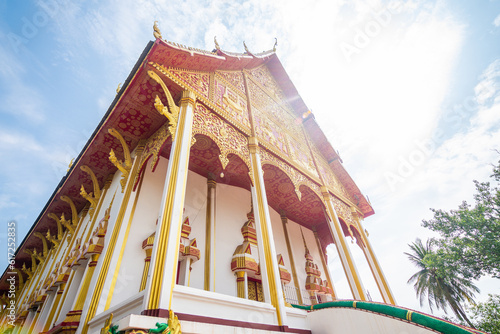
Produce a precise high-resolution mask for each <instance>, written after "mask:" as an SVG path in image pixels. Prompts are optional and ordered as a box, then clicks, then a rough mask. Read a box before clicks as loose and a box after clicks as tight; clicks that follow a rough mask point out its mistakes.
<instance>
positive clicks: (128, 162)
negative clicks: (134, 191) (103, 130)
mask: <svg viewBox="0 0 500 334" xmlns="http://www.w3.org/2000/svg"><path fill="white" fill-rule="evenodd" d="M108 132H109V134H110V135H112V136H113V137H115V138H116V139H118V141H119V142H120V144H121V145H122V148H123V156H124V161H121V160H118V158H117V157H116V155H115V152H114V151H113V149H111V151H110V152H109V160H110V161H111V163H112V164H113V165H115V167H116V168H118V169H119V170H120V172H122V179H121V180H120V185H121V186H122V192H124V191H125V186H126V185H127V178H128V174H129V172H130V169H131V168H132V158H131V157H130V150H129V148H128V145H127V143H126V142H125V139H123V136H122V135H121V134H120V133H119V132H118V131H117V130H116V129H114V128H111V129H108Z"/></svg>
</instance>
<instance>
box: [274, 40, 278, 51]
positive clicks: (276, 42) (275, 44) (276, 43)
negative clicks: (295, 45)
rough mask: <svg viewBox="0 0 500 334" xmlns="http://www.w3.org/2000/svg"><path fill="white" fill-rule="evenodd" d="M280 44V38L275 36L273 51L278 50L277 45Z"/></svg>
mask: <svg viewBox="0 0 500 334" xmlns="http://www.w3.org/2000/svg"><path fill="white" fill-rule="evenodd" d="M277 46H278V38H276V37H274V46H273V52H276V47H277Z"/></svg>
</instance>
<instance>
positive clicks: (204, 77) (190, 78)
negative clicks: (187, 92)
mask: <svg viewBox="0 0 500 334" xmlns="http://www.w3.org/2000/svg"><path fill="white" fill-rule="evenodd" d="M169 72H170V73H171V74H173V75H174V76H176V77H177V78H178V79H179V80H182V81H183V82H184V83H185V84H186V85H188V86H189V87H190V88H191V90H195V91H196V92H197V93H198V94H200V95H202V96H204V97H206V98H208V96H209V90H210V75H209V73H208V72H195V71H186V70H183V69H177V68H169Z"/></svg>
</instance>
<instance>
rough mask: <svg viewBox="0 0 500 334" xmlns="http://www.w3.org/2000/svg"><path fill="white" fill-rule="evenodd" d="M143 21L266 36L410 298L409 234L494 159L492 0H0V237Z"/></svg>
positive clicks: (497, 26) (178, 34)
mask: <svg viewBox="0 0 500 334" xmlns="http://www.w3.org/2000/svg"><path fill="white" fill-rule="evenodd" d="M155 20H158V21H159V26H160V29H161V31H162V35H163V37H164V38H165V39H167V40H169V41H174V42H177V43H181V44H184V45H189V46H192V47H197V48H202V49H206V50H211V49H213V47H214V44H213V37H214V36H217V40H218V42H219V44H220V45H221V47H222V48H223V49H224V50H228V51H236V52H243V51H244V49H243V41H245V42H246V44H247V46H248V47H249V49H250V50H251V51H254V52H260V51H263V50H269V49H271V48H272V46H273V44H274V38H275V37H277V38H278V48H277V53H278V56H279V57H280V59H281V61H282V63H283V64H284V67H285V69H286V70H287V72H288V73H289V75H290V77H291V79H292V81H293V82H294V84H295V85H296V87H297V89H298V91H299V93H300V94H301V96H302V98H303V99H304V100H305V102H306V104H307V105H308V106H309V108H311V110H312V111H313V113H314V114H315V117H316V119H317V120H318V122H319V124H320V125H321V126H322V128H323V130H324V132H325V133H326V134H327V136H328V138H329V140H330V142H331V143H332V145H333V146H334V147H335V149H337V150H338V151H339V152H340V155H341V157H342V158H343V161H344V165H345V167H346V169H347V170H348V171H349V173H350V174H351V175H352V177H353V178H354V180H355V181H356V182H357V184H358V186H359V187H360V189H361V190H362V191H363V192H364V193H365V194H366V195H368V197H369V199H370V201H371V203H372V205H373V206H374V208H375V212H376V214H375V215H374V216H373V217H370V218H368V219H366V220H365V227H366V228H367V230H368V231H369V232H370V240H371V242H372V244H373V247H374V249H375V252H376V253H377V255H378V258H379V260H380V262H381V263H382V267H383V268H384V270H385V273H386V276H387V277H388V279H389V283H390V285H391V287H392V289H393V292H394V294H395V296H396V300H397V302H398V303H399V304H400V305H403V306H407V307H411V308H417V309H418V308H419V306H418V302H417V300H416V298H415V296H414V292H413V288H412V287H410V286H408V285H407V284H406V281H407V279H408V278H409V277H410V276H411V274H412V273H413V272H414V271H415V268H413V267H412V266H411V264H410V263H409V262H408V261H407V259H406V257H405V256H404V254H403V252H405V251H408V247H407V244H408V243H410V242H412V241H414V239H415V237H416V236H420V237H421V238H423V239H425V238H427V237H428V236H431V235H432V234H431V233H430V232H429V231H427V230H425V229H423V228H422V227H421V226H420V224H421V220H422V219H428V218H430V217H431V213H430V211H429V208H430V207H434V208H443V209H452V208H456V207H457V206H458V204H459V203H460V202H461V201H462V200H464V199H465V200H469V201H470V200H472V194H473V191H474V186H473V183H472V180H473V179H478V180H487V179H488V176H489V175H490V174H491V163H495V162H496V161H498V159H499V156H498V154H497V153H496V152H494V151H493V150H494V149H500V147H499V145H500V144H499V143H500V1H498V0H478V1H465V0H464V1H457V0H455V1H451V0H443V1H439V0H438V1H424V0H420V1H419V0H410V1H404V2H403V1H396V0H394V1H382V0H373V1H369V0H365V1H361V0H351V1H341V0H335V1H330V0H328V1H327V0H324V1H323V0H319V1H308V2H306V1H284V0H279V1H273V2H269V1H264V0H252V1H246V2H241V1H239V2H233V1H225V0H215V1H200V0H188V1H182V2H181V1H168V2H167V3H164V2H160V1H132V0H125V1H120V2H116V1H108V0H105V1H71V2H70V1H68V0H41V1H0V161H1V163H0V217H1V222H0V225H3V226H5V227H4V228H0V240H1V244H2V245H5V241H6V231H7V223H8V222H9V221H10V220H15V221H17V223H18V239H19V241H21V240H22V238H23V237H24V235H25V234H26V232H27V231H28V230H29V228H30V226H31V224H32V223H33V222H34V220H35V219H36V217H37V216H38V214H39V213H40V210H41V209H42V208H43V206H44V205H45V203H46V201H47V199H48V198H49V196H50V195H51V194H52V192H53V191H54V189H55V187H56V186H57V184H58V182H59V180H60V179H61V177H62V176H63V175H64V174H65V172H66V169H67V166H68V164H69V162H70V161H71V159H72V158H75V157H76V156H77V155H78V153H79V152H80V150H81V148H82V147H83V145H84V144H85V142H86V140H87V139H88V137H89V136H90V134H91V133H92V132H93V130H94V129H95V127H96V125H97V124H98V122H99V121H100V119H101V117H102V116H103V114H104V112H105V110H106V109H107V107H108V106H109V104H110V103H111V101H112V100H113V98H114V96H115V94H116V92H115V90H116V87H117V86H118V84H119V83H120V82H123V81H124V80H125V78H126V76H127V75H128V73H129V72H130V70H131V69H132V66H133V65H134V63H135V61H136V60H137V58H138V57H139V55H140V54H141V52H142V50H143V49H144V47H145V46H146V44H147V42H148V41H149V40H152V39H153V36H152V25H153V22H154V21H155ZM353 246H354V245H353ZM2 248H3V249H2V250H1V251H2V252H3V253H4V254H6V249H5V246H2ZM351 248H352V251H353V253H354V256H355V257H356V259H357V261H356V262H357V264H358V269H359V271H360V272H361V274H362V276H363V277H367V278H366V279H364V284H365V287H366V288H368V290H369V291H370V294H371V295H372V296H373V297H374V298H375V299H377V298H378V293H377V291H376V287H375V285H374V282H373V280H371V279H369V278H368V277H369V276H370V274H369V268H368V266H367V265H366V261H365V260H364V258H363V256H362V254H361V252H360V251H359V249H356V248H355V247H351ZM5 257H6V256H2V257H0V268H2V269H1V270H3V268H4V267H5V266H6V258H5ZM330 258H331V263H332V267H334V269H333V276H334V277H335V278H334V281H336V287H337V291H338V292H340V293H339V294H340V295H341V297H344V298H348V297H349V293H348V290H349V289H348V288H347V283H346V281H345V279H343V275H342V273H341V270H340V265H339V264H338V263H337V261H338V260H337V259H336V258H335V256H334V255H332V256H331V257H330ZM479 286H480V287H481V288H482V292H483V293H482V294H481V296H480V298H481V299H484V296H485V295H486V294H487V293H500V285H499V284H498V280H493V279H488V278H486V279H483V280H481V281H480V282H479ZM344 291H345V293H344ZM437 314H442V312H441V313H439V312H438V313H437Z"/></svg>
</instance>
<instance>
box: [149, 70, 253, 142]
mask: <svg viewBox="0 0 500 334" xmlns="http://www.w3.org/2000/svg"><path fill="white" fill-rule="evenodd" d="M149 64H150V65H151V66H153V67H154V68H156V69H157V70H158V71H160V72H161V73H162V74H164V75H165V76H166V77H167V78H169V79H170V80H172V81H173V82H174V83H176V84H177V85H179V86H180V87H182V88H184V89H192V88H191V87H190V86H189V85H188V84H186V83H185V82H184V81H182V80H180V79H179V78H178V77H176V76H175V75H174V74H172V73H171V72H170V69H167V68H165V67H164V66H162V65H159V64H157V63H154V62H149ZM194 93H195V94H196V99H197V100H199V101H201V102H203V104H205V105H206V106H208V107H209V108H210V109H212V110H213V111H214V112H216V113H217V114H218V115H220V116H222V117H224V118H225V119H226V120H228V122H230V123H231V124H232V125H233V126H234V127H236V128H238V129H239V130H240V131H242V132H243V133H245V134H246V135H250V133H251V131H250V125H249V123H248V120H247V121H245V119H243V120H240V119H235V118H234V117H233V116H232V115H231V114H230V113H228V112H227V111H226V110H225V109H224V108H222V107H220V106H218V105H216V104H215V103H214V102H213V101H211V100H210V99H208V98H206V97H205V96H203V95H201V94H199V92H198V91H194ZM240 102H241V100H240ZM244 109H245V108H244ZM243 115H245V113H243Z"/></svg>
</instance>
